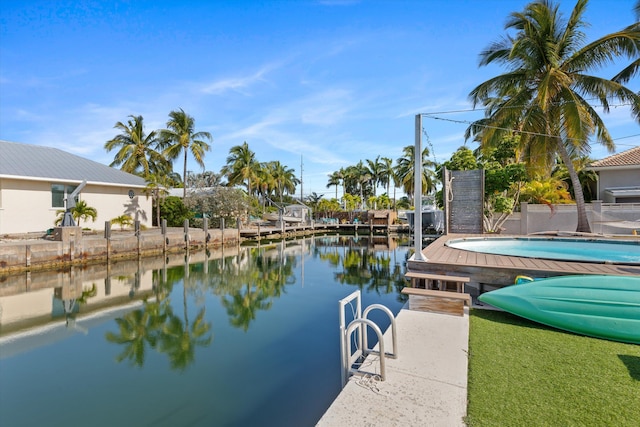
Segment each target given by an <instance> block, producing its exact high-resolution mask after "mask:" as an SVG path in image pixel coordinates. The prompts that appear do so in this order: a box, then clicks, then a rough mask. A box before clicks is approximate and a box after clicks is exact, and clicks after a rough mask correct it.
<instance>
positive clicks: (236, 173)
mask: <svg viewBox="0 0 640 427" xmlns="http://www.w3.org/2000/svg"><path fill="white" fill-rule="evenodd" d="M259 169H260V163H259V162H258V161H257V160H256V154H255V153H254V152H253V151H251V150H250V149H249V144H247V141H245V142H243V143H242V145H236V146H233V147H231V148H230V149H229V156H227V164H226V165H224V166H223V167H222V171H221V173H222V174H223V175H225V176H226V177H227V181H229V184H231V185H236V184H242V183H246V184H245V185H246V186H247V193H248V194H249V195H251V194H252V191H253V185H252V184H253V182H254V181H255V179H256V178H257V175H258V171H259Z"/></svg>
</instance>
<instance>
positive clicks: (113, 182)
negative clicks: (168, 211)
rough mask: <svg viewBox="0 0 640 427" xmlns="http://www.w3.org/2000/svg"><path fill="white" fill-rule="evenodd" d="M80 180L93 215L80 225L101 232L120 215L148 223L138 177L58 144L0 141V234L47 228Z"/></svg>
mask: <svg viewBox="0 0 640 427" xmlns="http://www.w3.org/2000/svg"><path fill="white" fill-rule="evenodd" d="M84 180H86V182H87V183H86V186H85V187H84V188H83V189H82V191H81V192H80V195H79V199H80V200H83V201H85V202H86V203H87V205H88V206H90V207H93V208H95V209H96V210H97V212H98V216H97V217H96V221H95V222H92V221H91V220H90V219H89V220H88V221H86V222H85V221H82V222H81V224H80V225H81V226H82V227H86V228H91V229H98V230H102V229H104V223H105V221H109V220H111V219H113V218H116V217H118V216H121V215H130V216H131V218H133V219H138V220H140V222H141V224H143V225H145V226H151V220H152V216H153V214H152V201H151V198H150V197H147V196H146V195H145V194H144V189H145V187H146V183H145V181H144V179H142V178H140V177H139V176H136V175H132V174H129V173H126V172H122V171H120V170H118V169H114V168H111V167H109V166H105V165H103V164H100V163H97V162H94V161H92V160H88V159H84V158H82V157H79V156H76V155H73V154H70V153H67V152H64V151H62V150H59V149H57V148H51V147H42V146H37V145H29V144H18V143H15V142H7V141H0V235H2V234H15V233H28V232H41V231H42V232H44V231H46V230H47V229H49V228H52V227H53V226H54V223H55V220H56V218H57V212H58V211H60V210H63V209H64V207H65V204H64V203H65V202H64V201H65V198H66V197H67V195H69V194H71V193H72V192H73V191H74V190H75V189H76V187H77V186H78V185H80V184H81V183H82V181H84Z"/></svg>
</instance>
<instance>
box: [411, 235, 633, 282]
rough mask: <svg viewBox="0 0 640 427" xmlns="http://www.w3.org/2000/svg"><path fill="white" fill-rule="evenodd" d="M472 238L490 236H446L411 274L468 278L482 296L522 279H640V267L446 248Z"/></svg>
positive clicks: (415, 264)
mask: <svg viewBox="0 0 640 427" xmlns="http://www.w3.org/2000/svg"><path fill="white" fill-rule="evenodd" d="M468 237H487V236H486V235H478V234H473V235H471V234H449V235H446V236H442V237H440V238H438V239H437V240H435V241H434V242H433V243H431V244H430V245H428V246H427V247H426V248H424V249H423V251H422V253H423V254H424V256H425V257H426V259H427V261H426V262H424V261H413V260H409V261H408V263H407V269H408V271H416V272H424V273H431V274H449V275H457V276H468V277H469V278H470V283H469V284H468V285H467V286H469V285H470V286H471V287H473V288H476V289H477V292H482V291H483V290H485V287H503V286H507V285H512V284H513V283H514V281H515V278H516V276H519V275H525V276H530V277H551V276H560V275H569V274H607V275H620V276H640V266H637V265H625V264H607V263H595V262H573V261H556V260H550V259H541V258H525V257H516V256H506V255H492V254H485V253H480V252H472V251H465V250H461V249H454V248H451V247H449V246H446V245H445V243H446V242H447V241H449V240H451V239H460V238H468ZM501 237H505V236H501ZM514 237H517V236H514ZM520 237H522V236H520Z"/></svg>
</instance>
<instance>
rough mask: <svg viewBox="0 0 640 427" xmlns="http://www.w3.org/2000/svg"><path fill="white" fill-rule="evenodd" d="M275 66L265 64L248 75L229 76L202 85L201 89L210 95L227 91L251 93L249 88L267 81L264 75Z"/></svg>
mask: <svg viewBox="0 0 640 427" xmlns="http://www.w3.org/2000/svg"><path fill="white" fill-rule="evenodd" d="M273 68H274V67H273V66H265V67H262V68H261V69H259V70H258V71H256V72H255V73H253V74H251V75H248V76H239V77H229V78H226V79H221V80H217V81H215V82H213V83H209V84H207V85H205V86H203V87H202V89H201V91H202V92H203V93H205V94H208V95H219V94H221V93H224V92H227V91H234V92H238V93H241V94H244V95H249V93H248V91H247V89H248V88H249V87H251V86H253V85H254V84H256V83H259V82H265V81H266V79H265V78H264V76H265V75H266V74H267V73H269V72H270V71H272V70H273Z"/></svg>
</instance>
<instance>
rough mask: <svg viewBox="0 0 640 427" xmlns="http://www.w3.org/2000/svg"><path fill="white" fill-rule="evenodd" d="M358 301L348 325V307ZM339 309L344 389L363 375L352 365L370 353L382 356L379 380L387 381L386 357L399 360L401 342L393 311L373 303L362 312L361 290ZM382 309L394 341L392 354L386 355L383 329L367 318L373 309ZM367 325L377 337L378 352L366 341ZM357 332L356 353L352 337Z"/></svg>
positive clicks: (342, 303) (343, 301)
mask: <svg viewBox="0 0 640 427" xmlns="http://www.w3.org/2000/svg"><path fill="white" fill-rule="evenodd" d="M354 300H355V302H356V307H355V309H354V310H353V317H354V319H353V320H352V321H351V322H350V323H349V324H348V325H347V324H346V320H345V317H346V316H345V307H346V306H347V305H350V306H351V307H352V309H353V305H352V301H354ZM338 303H339V306H340V355H341V365H342V372H341V374H342V375H341V377H342V387H343V388H344V386H345V385H346V384H347V380H348V379H349V377H350V376H351V375H354V374H362V373H363V372H361V371H360V370H359V369H357V368H354V367H353V365H354V364H355V363H356V362H357V361H362V360H364V358H366V357H367V355H369V354H378V355H380V358H379V360H380V374H379V375H380V379H381V381H384V379H385V357H390V358H392V359H396V358H397V357H398V342H397V339H396V319H395V317H394V316H393V313H392V312H391V310H389V309H388V308H387V307H385V306H384V305H382V304H371V305H370V306H368V307H367V308H366V309H365V310H364V312H363V311H362V297H361V294H360V290H357V291H355V292H353V293H352V294H351V295H349V296H347V297H345V298H343V299H341V300H340V301H339V302H338ZM376 309H378V310H382V311H383V312H385V313H386V314H387V316H389V320H391V339H392V346H393V352H392V353H386V352H385V351H384V339H383V338H382V331H381V330H380V327H379V326H378V325H376V324H375V323H374V322H373V321H372V320H370V319H368V318H367V316H368V315H369V313H370V312H371V311H372V310H376ZM367 326H368V327H370V328H371V329H372V330H373V331H374V332H375V333H376V335H377V336H378V348H379V351H376V350H374V349H373V348H369V345H368V342H367ZM356 332H357V335H356V337H355V338H354V342H355V350H353V348H352V344H351V337H352V336H353V334H354V333H356Z"/></svg>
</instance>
